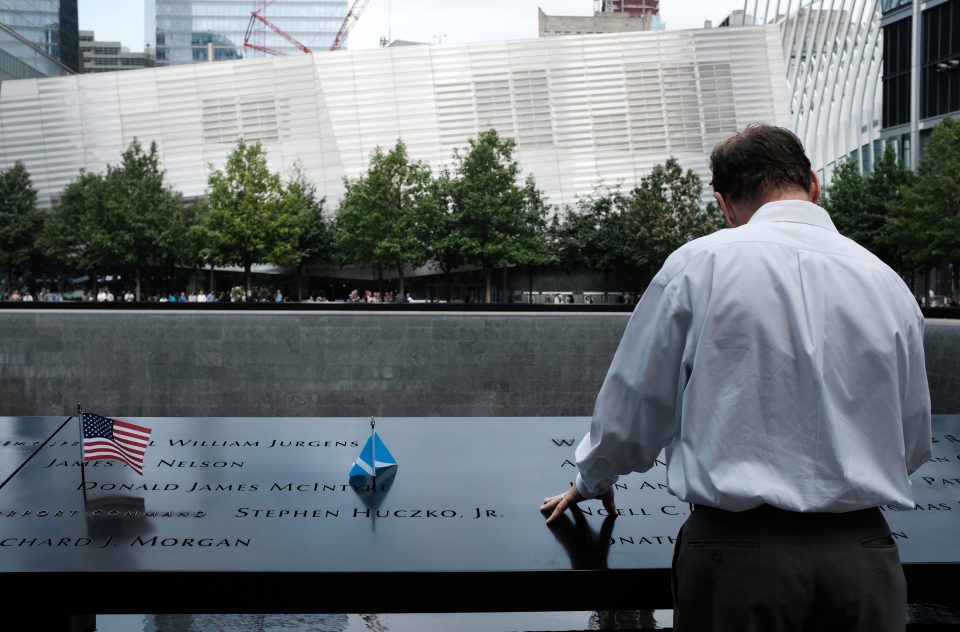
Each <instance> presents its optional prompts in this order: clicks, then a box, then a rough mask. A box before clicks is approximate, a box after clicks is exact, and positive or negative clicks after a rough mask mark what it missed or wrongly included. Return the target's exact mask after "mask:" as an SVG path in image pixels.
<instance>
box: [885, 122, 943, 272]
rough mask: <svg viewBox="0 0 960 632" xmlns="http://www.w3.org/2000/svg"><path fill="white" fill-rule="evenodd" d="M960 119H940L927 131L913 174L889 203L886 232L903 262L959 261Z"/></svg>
mask: <svg viewBox="0 0 960 632" xmlns="http://www.w3.org/2000/svg"><path fill="white" fill-rule="evenodd" d="M957 174H960V121H958V120H956V119H953V118H949V117H947V118H944V119H943V120H942V121H940V122H939V123H938V124H937V125H936V126H935V127H934V128H933V131H932V132H931V134H930V140H929V142H927V144H926V146H925V147H924V151H923V157H922V158H921V159H920V163H919V164H918V165H917V172H916V177H915V179H914V180H913V182H912V183H910V184H909V185H908V186H906V187H904V191H905V193H904V199H903V203H902V204H899V205H897V206H896V207H892V208H894V209H895V213H894V215H893V217H892V218H891V233H892V236H893V238H894V239H895V240H896V242H897V244H898V245H900V246H901V247H902V248H904V250H905V252H904V257H905V259H906V262H907V263H909V264H912V265H919V266H937V265H944V264H950V263H952V264H953V266H954V273H956V270H957V264H958V263H960V230H958V228H957V227H958V225H960V178H958V177H957Z"/></svg>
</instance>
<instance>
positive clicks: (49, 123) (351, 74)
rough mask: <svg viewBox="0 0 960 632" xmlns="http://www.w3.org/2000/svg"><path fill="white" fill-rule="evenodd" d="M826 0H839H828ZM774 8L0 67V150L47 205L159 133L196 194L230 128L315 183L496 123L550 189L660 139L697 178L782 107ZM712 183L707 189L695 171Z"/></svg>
mask: <svg viewBox="0 0 960 632" xmlns="http://www.w3.org/2000/svg"><path fill="white" fill-rule="evenodd" d="M837 1H838V2H839V0H837ZM781 47H782V43H781V37H780V29H779V27H778V26H777V25H776V24H771V25H769V26H764V27H754V28H724V29H720V28H718V29H699V30H689V31H666V32H664V31H657V32H643V33H622V34H609V35H589V36H570V37H553V38H544V39H535V40H521V41H511V42H493V43H481V44H466V45H435V46H409V47H396V48H383V49H377V50H361V51H338V52H333V53H318V54H315V55H302V56H293V57H274V58H264V59H253V60H241V61H225V62H217V63H213V64H193V65H183V66H172V67H167V68H152V69H144V70H131V71H125V72H122V73H102V74H95V75H78V76H75V77H65V78H59V79H39V80H27V81H7V82H4V83H2V84H0V168H6V167H8V166H10V165H12V164H13V162H14V161H16V160H22V161H23V162H24V163H25V164H26V165H27V168H28V169H29V170H30V173H31V176H32V177H33V181H34V184H35V186H36V187H37V189H38V190H39V193H40V201H41V204H42V205H44V206H49V205H50V204H51V203H52V199H53V198H54V197H55V196H57V195H58V194H59V193H60V191H61V190H62V188H63V187H64V186H65V185H66V184H67V183H68V182H69V181H71V180H72V179H74V178H75V177H76V176H77V174H78V172H79V170H80V169H81V168H85V169H87V170H90V171H100V170H102V169H103V168H104V167H105V166H106V164H107V163H115V162H117V161H119V159H120V154H121V153H122V152H123V150H124V149H125V147H126V146H127V144H129V142H130V141H131V140H132V139H133V138H134V137H136V138H139V139H140V141H141V142H142V143H143V144H145V145H146V144H149V143H150V142H151V141H156V142H157V144H158V145H159V148H160V154H161V159H162V164H163V167H164V168H165V169H166V171H167V179H168V182H169V183H170V184H171V185H172V186H173V187H175V188H176V189H178V190H180V191H181V192H183V193H184V194H185V195H186V196H188V197H190V196H198V195H202V194H203V193H204V192H205V190H206V183H207V176H208V174H209V172H210V168H211V167H213V168H221V167H222V166H223V164H224V161H225V158H226V156H227V154H228V153H229V152H230V150H231V149H233V147H234V145H235V143H236V141H237V139H238V138H240V137H241V136H242V137H243V138H245V139H246V140H247V141H250V142H252V141H260V142H262V143H263V144H264V146H265V148H266V150H267V155H268V158H269V163H270V167H271V168H272V169H274V170H278V171H283V172H284V173H287V172H288V170H289V169H290V168H291V167H292V166H293V165H294V163H296V162H297V161H299V162H300V163H301V164H302V165H303V168H304V170H305V172H306V174H307V176H308V177H309V178H311V179H312V180H313V181H314V182H315V183H316V184H317V186H318V188H319V189H320V191H321V192H322V193H324V194H325V195H326V196H327V199H328V204H329V206H331V207H333V206H335V205H336V204H337V202H338V200H339V198H340V196H341V195H342V193H343V177H344V176H350V177H355V176H357V175H359V174H361V173H363V171H364V170H365V169H366V167H367V165H368V161H369V158H370V155H371V153H372V152H373V150H374V148H376V147H377V146H378V145H380V146H383V147H391V146H393V144H394V143H395V142H396V140H397V138H398V137H402V138H403V139H404V141H405V142H406V144H407V147H408V150H409V152H410V154H411V156H412V157H413V158H415V159H420V160H425V161H427V162H428V163H429V164H430V165H431V166H432V167H433V168H434V169H435V170H439V169H441V168H442V167H444V166H448V167H449V166H451V164H452V158H453V150H454V149H455V148H457V147H461V148H462V147H465V145H466V142H467V139H468V138H470V137H473V136H476V135H477V134H478V133H479V132H480V131H482V130H484V129H488V128H490V127H493V128H495V129H497V130H498V131H499V132H500V133H502V134H503V135H505V136H510V137H512V138H515V139H517V142H518V146H517V158H518V159H519V161H520V164H521V167H522V169H523V170H524V171H525V172H527V173H532V174H533V175H534V176H535V178H536V180H537V184H538V185H539V186H540V187H541V188H542V189H543V190H544V191H545V193H546V194H547V196H548V199H549V201H550V202H551V203H554V204H564V203H568V204H572V203H574V202H575V199H576V196H577V195H581V194H585V193H588V192H590V191H591V190H592V189H593V187H594V186H595V185H597V184H598V183H600V182H601V181H602V182H605V183H607V184H615V183H618V182H623V183H624V184H625V185H627V186H633V185H634V184H635V183H637V182H638V181H639V179H640V178H641V177H642V176H643V175H645V174H646V173H649V171H650V169H651V168H652V167H653V166H654V165H656V164H658V163H663V162H664V161H666V160H667V158H669V157H670V156H674V157H676V158H677V159H678V160H679V161H680V163H681V165H683V167H684V168H692V169H694V170H695V171H696V172H698V173H699V174H700V176H701V177H702V178H703V180H704V183H707V182H709V179H710V176H709V170H708V167H707V158H708V156H709V153H710V151H711V149H712V148H713V146H714V145H715V144H716V143H717V142H718V141H719V140H721V139H722V138H725V137H726V136H728V135H729V134H731V133H732V132H734V131H735V130H737V129H739V128H741V127H743V126H744V125H746V124H747V123H750V122H754V121H766V122H771V123H776V124H779V125H786V126H789V125H790V112H789V110H788V107H789V104H790V99H789V94H788V92H787V87H786V83H785V82H784V80H783V78H784V77H785V76H786V74H787V71H788V69H787V67H786V66H785V65H784V62H783V56H782V54H781ZM705 189H706V191H707V192H708V191H709V189H708V188H706V187H705Z"/></svg>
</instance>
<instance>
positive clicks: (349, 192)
mask: <svg viewBox="0 0 960 632" xmlns="http://www.w3.org/2000/svg"><path fill="white" fill-rule="evenodd" d="M344 184H345V186H346V193H345V194H344V196H343V198H342V199H341V201H340V210H339V212H338V213H337V223H336V226H337V228H336V232H335V241H336V244H337V249H338V251H339V252H340V253H341V256H342V257H344V258H345V259H346V260H347V261H349V262H351V263H356V264H360V265H365V266H370V267H372V268H374V269H376V270H377V271H378V273H380V274H381V278H382V271H383V270H384V269H393V270H396V272H397V278H398V284H399V293H400V296H403V293H404V269H405V267H406V266H419V265H422V264H423V263H425V262H426V261H427V258H428V256H429V249H428V248H427V243H426V237H427V235H428V234H429V230H428V215H430V214H433V213H434V212H435V210H436V201H435V200H434V199H433V187H432V177H431V175H430V168H429V167H427V165H426V164H425V163H423V162H414V161H411V160H410V158H409V156H408V155H407V148H406V145H405V144H404V143H403V141H402V140H397V144H396V145H395V146H394V148H393V149H391V150H390V151H389V152H387V153H384V152H383V149H381V148H380V147H377V148H376V149H375V150H374V152H373V156H371V158H370V167H369V168H368V169H367V173H366V174H365V175H363V176H361V177H359V178H357V179H356V180H352V181H351V180H349V179H347V180H345V181H344Z"/></svg>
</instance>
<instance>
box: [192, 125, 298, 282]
mask: <svg viewBox="0 0 960 632" xmlns="http://www.w3.org/2000/svg"><path fill="white" fill-rule="evenodd" d="M207 190H208V196H207V203H206V204H205V205H203V206H201V207H200V208H199V209H198V210H199V212H200V216H199V218H198V221H199V223H198V225H197V226H195V227H194V228H193V229H192V237H193V239H195V240H196V243H198V244H200V245H201V254H202V256H203V258H204V259H205V260H207V261H208V262H210V263H213V264H215V265H238V266H241V267H242V268H243V271H244V282H245V286H246V290H247V292H249V291H250V287H251V285H250V270H251V268H252V267H253V265H254V264H262V263H273V264H276V265H291V264H293V263H296V258H297V243H298V241H299V239H300V233H301V232H302V231H303V223H302V221H301V217H300V215H299V213H297V212H295V211H293V210H291V208H290V205H287V204H284V203H283V202H284V200H283V197H284V196H283V184H282V183H281V180H280V176H279V175H277V174H276V173H273V172H271V171H270V169H269V168H268V167H267V157H266V153H265V152H264V150H263V147H262V146H261V145H260V143H259V142H258V143H254V144H253V145H247V144H246V143H244V142H243V140H241V141H239V142H238V143H237V146H236V148H235V149H234V150H233V151H232V152H231V153H230V155H229V156H228V157H227V164H226V166H225V168H224V170H223V171H221V170H219V169H216V170H214V171H213V172H212V173H211V174H210V177H209V179H208V188H207Z"/></svg>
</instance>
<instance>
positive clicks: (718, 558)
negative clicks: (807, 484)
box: [673, 505, 907, 632]
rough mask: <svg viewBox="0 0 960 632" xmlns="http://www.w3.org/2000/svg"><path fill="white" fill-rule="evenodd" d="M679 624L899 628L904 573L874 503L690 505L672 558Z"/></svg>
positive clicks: (680, 630)
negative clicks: (838, 506)
mask: <svg viewBox="0 0 960 632" xmlns="http://www.w3.org/2000/svg"><path fill="white" fill-rule="evenodd" d="M673 582H674V586H673V589H674V600H675V601H674V629H675V630H677V632H703V631H707V630H709V631H711V632H726V631H730V632H734V631H736V632H806V631H809V632H814V631H816V632H821V631H837V632H840V631H843V632H848V631H857V632H867V631H869V632H888V631H889V632H893V631H896V632H903V630H904V629H905V628H906V590H907V589H906V581H905V580H904V576H903V568H902V567H901V565H900V555H899V552H898V550H897V545H896V542H895V541H894V540H893V537H892V535H891V533H890V528H889V526H888V525H887V522H886V520H885V519H884V517H883V515H882V514H881V512H880V510H879V509H865V510H861V511H854V512H849V513H797V512H790V511H783V510H781V509H776V508H774V507H771V506H769V505H763V506H761V507H758V508H756V509H751V510H749V511H744V512H729V511H723V510H720V509H714V508H710V507H704V506H700V505H695V506H694V507H693V511H692V512H691V514H690V517H689V518H688V519H687V522H686V523H685V524H684V525H683V528H682V529H681V530H680V535H679V537H678V538H677V543H676V548H675V551H674V560H673Z"/></svg>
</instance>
